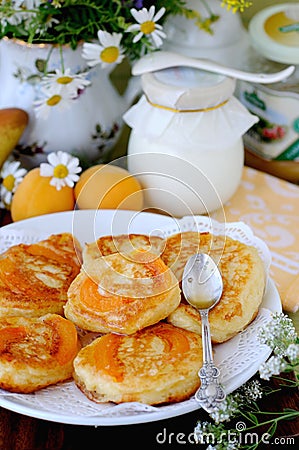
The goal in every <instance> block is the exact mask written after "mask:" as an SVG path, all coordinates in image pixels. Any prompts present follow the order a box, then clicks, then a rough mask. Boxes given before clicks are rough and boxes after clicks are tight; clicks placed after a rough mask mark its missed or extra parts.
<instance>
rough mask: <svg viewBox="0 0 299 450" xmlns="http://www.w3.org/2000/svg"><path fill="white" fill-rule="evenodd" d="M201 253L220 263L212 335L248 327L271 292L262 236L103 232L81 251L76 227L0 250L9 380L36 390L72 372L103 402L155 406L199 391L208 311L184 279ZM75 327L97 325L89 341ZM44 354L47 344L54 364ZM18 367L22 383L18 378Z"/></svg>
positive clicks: (0, 330)
mask: <svg viewBox="0 0 299 450" xmlns="http://www.w3.org/2000/svg"><path fill="white" fill-rule="evenodd" d="M70 240H71V241H72V244H70ZM63 242H64V244H63ZM194 253H208V254H209V255H210V256H211V257H212V258H213V259H214V261H215V262H216V263H217V265H218V266H219V268H220V271H221V273H222V277H223V284H224V289H223V295H222V297H221V300H220V302H219V303H218V305H217V306H216V307H215V308H214V309H213V310H212V311H211V312H210V323H211V335H212V340H213V342H214V343H218V342H224V341H226V340H228V339H230V338H231V337H233V336H235V335H236V334H237V333H239V332H240V331H242V330H243V329H244V328H246V326H247V325H248V324H249V323H250V322H251V321H252V320H253V319H254V317H255V316H256V314H257V312H258V309H259V306H260V304H261V301H262V297H263V292H264V288H265V273H264V267H263V263H262V261H261V258H260V257H259V255H258V252H257V250H256V249H255V248H254V247H251V246H247V245H245V244H243V243H241V242H239V241H236V240H233V239H231V238H229V237H227V236H214V235H212V234H210V233H197V232H182V233H178V234H175V235H172V236H170V237H168V238H166V239H162V238H160V237H157V236H147V235H143V234H130V235H119V236H102V237H100V238H99V239H97V241H95V242H91V243H88V244H86V245H85V247H84V248H83V250H82V261H81V260H80V255H81V250H80V248H79V246H78V244H77V243H76V240H75V239H74V237H73V236H71V235H67V233H64V234H62V235H56V236H52V237H50V238H49V239H48V240H45V241H42V242H40V243H38V244H32V245H29V246H26V245H22V244H20V245H19V246H15V247H12V248H11V249H9V250H8V251H7V252H5V253H4V254H3V255H1V256H0V317H1V316H2V319H1V318H0V386H1V387H3V388H4V389H8V390H12V391H14V392H32V391H33V390H35V389H39V388H40V387H43V386H46V385H49V384H53V383H55V382H58V381H63V379H66V375H68V376H70V373H71V372H72V376H73V378H74V380H75V382H76V384H77V386H78V387H79V388H80V389H81V390H82V391H83V392H84V394H85V395H86V396H87V397H88V398H90V399H92V400H93V401H95V402H107V401H112V402H115V403H121V402H126V401H140V402H144V403H147V404H152V405H154V404H161V403H166V402H167V403H169V402H179V401H182V400H184V399H186V398H189V397H190V396H191V395H192V394H194V392H195V391H196V390H197V388H198V387H199V384H200V380H199V377H198V371H199V369H200V368H201V366H202V343H201V322H200V315H199V313H198V312H197V311H196V310H195V309H194V308H193V307H192V306H190V305H189V304H187V302H186V300H185V299H184V296H183V294H182V292H181V281H182V275H183V270H184V267H185V264H186V262H187V260H188V259H189V257H190V256H192V255H193V254H194ZM78 255H79V259H78ZM8 316H11V317H8ZM16 316H18V317H16ZM52 316H54V318H55V319H52ZM4 317H5V318H4ZM57 317H59V320H62V321H66V322H65V323H66V324H67V325H66V326H65V327H63V326H62V325H61V323H60V322H58V321H57ZM53 324H54V325H53ZM49 326H50V327H52V330H54V331H55V332H53V337H52V338H50V336H51V334H52V331H51V332H50V331H47V330H49ZM32 327H33V328H34V329H35V330H36V331H32V332H31V331H30V330H31V329H32ZM64 328H65V332H64V331H63V330H64ZM77 331H79V334H82V333H90V335H92V339H91V342H90V341H88V339H87V340H86V342H85V343H83V344H82V348H81V349H79V346H78V340H77V339H76V337H77ZM55 333H56V334H55ZM28 336H31V337H30V338H29V337H28ZM55 336H56V337H55ZM50 354H54V355H56V356H55V358H54V362H53V361H52V360H51V361H50V356H49V355H50ZM26 355H31V356H30V357H27V356H26ZM42 355H48V356H47V357H45V356H43V357H45V361H46V362H47V361H49V363H48V364H45V367H43V365H42V364H39V362H40V361H41V360H42ZM8 361H13V365H11V370H8V369H7V367H8ZM21 361H22V362H21ZM20 366H21V367H22V368H23V369H24V368H25V369H24V371H23V375H22V380H23V384H22V383H21V382H20V380H19V379H18V377H17V378H16V374H17V371H16V368H17V367H20ZM33 366H34V368H35V369H34V370H36V374H38V373H40V374H42V376H41V377H40V380H42V381H40V383H38V381H37V379H38V376H37V377H36V378H35V377H33V378H32V381H31V380H30V382H29V378H28V377H26V374H28V373H30V371H32V370H33V369H32V367H33ZM47 367H49V368H50V367H51V370H52V369H53V372H51V371H49V373H50V372H51V374H52V375H51V377H52V378H51V379H50V380H49V379H47V378H46V376H45V374H46V371H47ZM1 369H3V370H1ZM63 371H65V372H64V373H63ZM70 371H71V372H70ZM1 373H3V374H4V375H2V376H1ZM54 373H55V374H56V378H55V377H54ZM24 380H25V381H24ZM55 380H56V381H55Z"/></svg>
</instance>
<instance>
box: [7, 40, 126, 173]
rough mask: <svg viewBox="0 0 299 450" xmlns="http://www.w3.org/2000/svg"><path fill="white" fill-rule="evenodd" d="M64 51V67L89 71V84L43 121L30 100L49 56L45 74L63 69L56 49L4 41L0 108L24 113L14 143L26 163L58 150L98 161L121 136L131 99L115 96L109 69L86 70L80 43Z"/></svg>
mask: <svg viewBox="0 0 299 450" xmlns="http://www.w3.org/2000/svg"><path fill="white" fill-rule="evenodd" d="M62 50H63V51H62V54H63V64H64V68H65V69H66V68H70V69H71V72H72V73H78V72H86V71H87V70H89V73H88V76H87V78H88V79H89V80H90V82H91V84H90V85H89V86H87V87H86V88H85V89H84V91H83V92H82V93H80V95H79V96H78V97H77V98H76V99H74V100H72V103H71V106H70V107H69V108H67V109H64V110H61V109H59V108H56V107H55V108H51V111H50V113H49V115H48V117H47V118H43V117H37V116H36V113H35V111H34V107H33V102H34V101H35V100H36V99H37V98H38V95H39V92H40V87H41V86H40V80H41V76H42V75H43V73H42V70H43V69H42V67H43V65H44V64H45V61H46V60H47V58H49V60H48V62H47V71H48V72H54V71H55V69H61V67H62V66H61V54H60V48H59V46H52V45H49V44H31V45H30V44H27V43H26V42H23V41H19V40H12V39H6V38H4V39H2V40H1V42H0V86H1V89H0V108H6V107H19V108H22V109H24V110H25V111H27V112H28V114H29V125H28V127H27V128H26V130H25V132H24V134H23V136H22V138H21V140H20V142H19V145H18V149H19V151H20V154H21V155H23V156H24V155H25V154H27V155H29V157H27V159H29V160H30V158H31V159H32V160H34V162H35V163H36V162H39V161H40V160H43V159H45V154H47V153H49V152H52V151H54V152H55V151H58V150H62V151H67V152H69V153H72V154H74V155H77V156H79V157H81V158H84V160H86V161H88V162H92V161H98V160H101V158H103V156H104V155H106V154H107V152H108V151H109V149H111V147H112V146H113V145H114V144H115V143H116V140H117V139H118V137H119V134H120V130H121V127H122V126H123V121H122V114H123V113H124V111H125V110H126V109H127V108H128V106H129V105H130V100H129V99H128V98H125V97H121V96H120V95H119V93H118V91H117V90H116V89H115V87H114V86H113V84H112V82H111V80H110V78H109V75H110V73H109V72H110V71H109V70H107V69H102V68H101V67H100V66H99V65H98V66H96V67H95V68H92V69H88V67H87V65H86V61H85V60H84V59H83V58H82V56H81V51H82V46H81V45H79V46H78V47H77V49H76V50H72V49H71V48H70V47H69V46H63V49H62ZM33 165H34V163H33Z"/></svg>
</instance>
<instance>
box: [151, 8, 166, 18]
mask: <svg viewBox="0 0 299 450" xmlns="http://www.w3.org/2000/svg"><path fill="white" fill-rule="evenodd" d="M165 11H166V8H164V6H163V7H162V8H160V9H159V11H158V12H157V14H156V15H155V17H154V19H153V20H154V22H158V20H159V19H161V17H162V16H163V14H164V13H165Z"/></svg>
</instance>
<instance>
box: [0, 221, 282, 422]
mask: <svg viewBox="0 0 299 450" xmlns="http://www.w3.org/2000/svg"><path fill="white" fill-rule="evenodd" d="M157 225H158V226H159V223H158V224H157ZM156 229H157V228H156ZM192 230H193V231H194V230H196V231H210V232H212V233H213V234H218V235H220V234H226V235H228V236H230V237H232V238H234V239H238V240H240V241H242V242H244V243H246V244H248V245H253V246H255V247H256V248H257V249H258V251H259V253H260V255H261V257H262V259H263V261H264V264H265V270H266V271H267V272H268V268H269V265H270V262H271V255H270V252H269V250H268V248H267V246H266V245H265V244H264V243H263V241H261V240H260V239H258V238H257V237H255V236H254V235H253V233H252V231H251V229H250V228H249V227H247V226H246V225H245V224H243V223H239V222H238V223H227V224H220V223H218V222H216V221H214V220H212V219H209V218H206V217H198V216H195V217H185V218H183V219H180V220H176V221H175V222H173V221H172V223H171V225H170V226H169V227H167V226H166V227H165V226H163V227H159V234H160V235H161V234H162V235H164V236H167V235H171V234H174V233H177V232H179V231H192ZM142 232H143V230H142V229H140V233H142ZM48 235H49V233H45V232H43V231H42V230H28V229H21V228H11V227H9V228H7V229H5V227H4V228H3V229H1V230H0V252H2V251H4V250H5V249H7V248H8V247H9V246H11V245H15V244H18V243H20V242H24V243H33V242H36V241H38V240H40V239H44V238H45V237H47V236H48ZM280 310H281V304H280V298H279V295H278V292H277V290H276V288H275V286H274V283H273V282H272V281H271V280H269V282H268V284H267V289H266V292H265V295H264V299H263V302H262V307H261V309H260V311H259V314H258V316H257V318H256V319H255V320H254V321H253V322H252V323H251V324H250V325H249V326H248V327H247V328H246V330H244V331H243V332H241V333H239V335H237V336H235V337H234V338H232V339H230V340H229V341H227V342H225V343H223V344H219V345H217V346H215V347H214V350H215V363H216V364H217V365H218V366H219V368H220V369H221V376H222V380H221V381H222V383H223V384H224V386H225V389H226V391H227V393H229V392H232V391H233V390H235V389H236V388H238V387H239V386H241V385H242V384H243V383H244V382H246V381H247V380H248V379H249V378H251V377H252V376H253V375H254V374H255V373H256V371H257V370H258V367H259V365H260V364H261V363H262V362H263V361H265V360H266V359H267V357H268V356H269V354H270V350H269V348H268V347H267V346H265V345H261V344H260V343H259V342H258V339H257V333H258V330H259V328H260V327H261V326H263V325H264V324H265V323H267V322H268V321H269V319H270V315H271V311H280ZM86 339H87V341H88V335H87V336H86ZM87 341H86V342H87ZM0 405H2V406H3V407H6V408H8V409H11V410H13V411H17V412H20V413H22V414H27V415H30V416H32V417H38V418H43V419H46V420H53V421H57V422H62V423H72V424H81V425H116V424H130V423H138V422H147V421H152V420H160V419H165V418H168V417H173V416H176V415H180V414H184V413H187V412H190V411H193V410H195V409H197V408H198V404H197V402H196V401H195V399H194V398H190V399H189V400H187V401H184V402H180V403H177V404H170V405H164V406H149V405H145V404H141V403H137V402H131V403H123V404H120V405H114V404H112V403H105V404H96V403H94V402H92V401H91V400H89V399H88V398H87V397H86V396H85V395H84V394H83V393H82V392H81V391H80V390H79V389H78V388H77V387H76V385H75V383H74V382H73V381H70V382H65V383H61V384H57V385H55V386H50V387H48V388H44V389H41V390H40V391H37V392H35V393H33V394H13V393H9V392H7V391H4V390H0Z"/></svg>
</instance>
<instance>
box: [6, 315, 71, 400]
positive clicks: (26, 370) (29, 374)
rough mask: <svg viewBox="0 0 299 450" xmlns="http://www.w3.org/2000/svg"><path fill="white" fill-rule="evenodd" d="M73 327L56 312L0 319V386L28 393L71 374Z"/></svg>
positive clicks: (69, 376)
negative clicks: (40, 315)
mask: <svg viewBox="0 0 299 450" xmlns="http://www.w3.org/2000/svg"><path fill="white" fill-rule="evenodd" d="M78 350H79V344H78V339H77V331H76V327H75V325H74V324H73V323H71V322H70V321H69V320H67V319H64V318H63V317H61V316H59V315H56V314H47V315H45V316H43V317H38V318H27V317H7V318H2V319H0V387H1V388H2V389H6V390H8V391H10V392H19V393H29V392H34V391H36V390H38V389H41V388H43V387H46V386H50V385H52V384H56V383H58V382H61V381H65V380H67V379H69V378H71V377H72V373H73V360H74V358H75V356H76V355H77V353H78Z"/></svg>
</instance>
